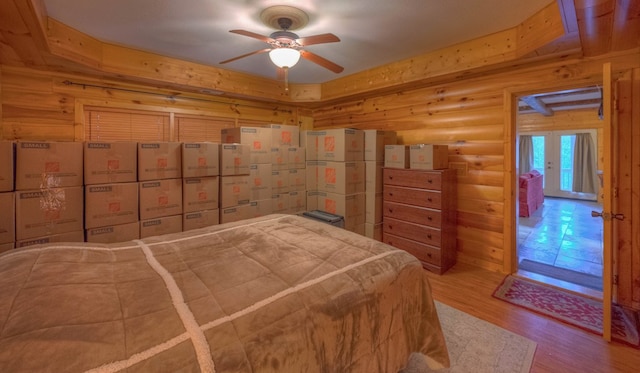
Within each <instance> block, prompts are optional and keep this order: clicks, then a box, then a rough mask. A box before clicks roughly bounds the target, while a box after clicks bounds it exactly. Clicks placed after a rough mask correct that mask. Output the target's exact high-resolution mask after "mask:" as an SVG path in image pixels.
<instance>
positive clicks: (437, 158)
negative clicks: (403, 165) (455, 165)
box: [409, 144, 449, 170]
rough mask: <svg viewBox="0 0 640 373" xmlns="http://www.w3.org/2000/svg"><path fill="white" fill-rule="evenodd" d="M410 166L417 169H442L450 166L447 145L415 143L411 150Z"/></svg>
mask: <svg viewBox="0 0 640 373" xmlns="http://www.w3.org/2000/svg"><path fill="white" fill-rule="evenodd" d="M409 159H410V161H409V168H411V169H415V170H442V169H445V168H449V149H448V146H447V145H432V144H415V145H411V147H410V150H409Z"/></svg>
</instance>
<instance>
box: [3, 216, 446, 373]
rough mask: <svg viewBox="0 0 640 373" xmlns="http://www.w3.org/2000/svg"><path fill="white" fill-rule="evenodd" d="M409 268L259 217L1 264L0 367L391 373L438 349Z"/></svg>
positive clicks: (424, 297)
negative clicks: (412, 356)
mask: <svg viewBox="0 0 640 373" xmlns="http://www.w3.org/2000/svg"><path fill="white" fill-rule="evenodd" d="M430 291H431V290H430V286H429V283H428V281H427V278H426V277H425V275H424V273H423V270H422V267H421V265H420V263H419V262H418V260H417V259H415V258H413V257H412V256H410V255H408V254H406V253H404V252H402V251H400V250H396V249H394V248H392V247H390V246H387V245H385V244H382V243H380V242H377V241H374V240H370V239H368V238H365V237H363V236H360V235H357V234H354V233H350V232H348V231H345V230H342V229H339V228H335V227H332V226H330V225H327V224H323V223H318V222H315V221H313V220H309V219H306V218H303V217H298V216H292V215H269V216H267V217H262V218H256V219H251V220H245V221H243V222H236V223H229V224H223V225H218V226H212V227H208V228H203V229H198V230H193V231H189V232H183V233H178V234H171V235H166V236H159V237H151V238H148V239H144V240H140V241H130V242H124V243H120V244H112V245H100V244H86V243H84V244H82V243H77V244H63V245H56V244H49V245H44V246H34V247H32V248H25V249H20V250H14V251H12V252H9V253H4V254H2V255H0V332H1V334H0V372H41V371H42V372H45V371H46V372H83V371H95V372H114V371H126V372H198V371H202V372H295V373H298V372H327V373H338V372H363V373H374V372H380V373H390V372H397V371H398V370H399V369H401V368H402V367H403V366H404V364H405V363H406V361H407V358H408V356H409V354H410V352H412V351H419V352H422V353H424V354H425V355H426V356H427V358H426V359H427V361H428V362H429V363H430V364H431V366H432V367H437V366H447V365H448V354H447V349H446V345H445V342H444V337H443V334H442V331H441V328H440V324H439V321H438V317H437V314H436V309H435V307H434V304H433V300H432V298H431V293H430Z"/></svg>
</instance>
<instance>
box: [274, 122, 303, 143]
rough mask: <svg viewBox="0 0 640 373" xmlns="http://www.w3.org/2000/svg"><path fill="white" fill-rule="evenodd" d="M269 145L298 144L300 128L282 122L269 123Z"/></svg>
mask: <svg viewBox="0 0 640 373" xmlns="http://www.w3.org/2000/svg"><path fill="white" fill-rule="evenodd" d="M270 127H271V146H274V147H275V146H283V145H287V146H300V128H299V127H298V126H287V125H282V124H271V125H270Z"/></svg>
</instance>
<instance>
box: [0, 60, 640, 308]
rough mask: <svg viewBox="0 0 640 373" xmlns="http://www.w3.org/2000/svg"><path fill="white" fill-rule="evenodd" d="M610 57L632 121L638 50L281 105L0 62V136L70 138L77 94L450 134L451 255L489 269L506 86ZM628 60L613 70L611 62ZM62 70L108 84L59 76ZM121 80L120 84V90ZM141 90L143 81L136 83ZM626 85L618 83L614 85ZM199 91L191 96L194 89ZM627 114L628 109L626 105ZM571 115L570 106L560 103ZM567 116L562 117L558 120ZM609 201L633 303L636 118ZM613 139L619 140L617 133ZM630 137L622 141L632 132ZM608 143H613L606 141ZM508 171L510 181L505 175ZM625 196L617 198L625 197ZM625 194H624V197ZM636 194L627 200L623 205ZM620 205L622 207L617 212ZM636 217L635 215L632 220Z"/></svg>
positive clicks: (576, 77) (502, 200)
mask: <svg viewBox="0 0 640 373" xmlns="http://www.w3.org/2000/svg"><path fill="white" fill-rule="evenodd" d="M608 61H611V62H613V66H614V68H615V69H616V73H615V77H616V78H625V79H626V80H625V79H622V82H625V81H628V83H627V85H626V86H624V84H625V83H622V86H623V87H622V88H621V92H622V93H623V94H626V95H627V96H625V97H628V98H626V99H621V100H620V102H619V106H621V118H628V119H625V120H627V121H630V122H633V123H635V124H637V123H638V122H639V121H638V116H639V115H640V108H639V107H638V102H639V101H640V100H639V99H638V97H640V94H639V93H638V91H640V89H639V88H638V80H639V76H640V73H639V72H638V69H640V51H638V50H631V51H626V52H620V53H617V54H610V55H606V56H601V57H598V58H589V59H582V60H567V61H556V62H548V63H539V64H533V65H527V66H521V67H513V68H510V69H507V68H505V69H503V70H501V71H498V72H493V73H491V74H488V73H486V74H483V75H482V76H479V77H472V78H464V74H462V75H461V76H459V77H458V78H452V79H451V80H450V81H447V82H445V83H438V84H436V85H428V86H423V87H419V88H413V89H411V90H407V91H397V92H394V93H385V94H381V95H378V96H373V97H371V95H370V94H368V93H367V97H366V98H364V96H363V97H360V98H358V97H357V96H353V97H350V98H345V99H341V100H339V101H332V102H331V103H326V104H322V103H315V104H314V105H317V106H315V108H314V110H313V111H312V112H311V111H310V110H309V109H308V108H306V107H305V106H303V104H299V105H298V106H296V104H291V105H282V104H278V105H276V104H274V103H267V102H259V101H250V100H247V101H237V100H229V99H224V98H216V97H215V96H207V95H202V96H196V97H195V98H196V99H186V98H183V97H186V96H190V97H192V96H194V95H193V94H189V93H186V92H167V91H162V90H160V89H158V88H155V87H153V86H145V85H143V84H142V83H124V82H117V81H105V80H100V79H96V78H92V77H90V76H82V75H71V74H61V73H54V72H44V71H39V70H33V69H28V68H23V67H9V66H1V70H0V74H1V75H0V94H1V103H2V105H1V106H0V116H1V119H2V122H1V124H0V126H1V127H0V139H9V140H14V139H17V140H27V139H45V140H76V141H82V140H83V138H84V137H83V136H84V127H83V115H82V111H83V108H84V106H104V107H116V108H118V107H120V108H126V109H132V110H159V111H167V112H173V113H183V114H189V115H205V116H206V115H212V116H224V117H228V118H234V119H235V120H236V121H241V120H243V119H247V120H256V119H259V118H263V119H264V120H265V121H268V122H271V123H283V124H293V125H299V126H301V128H304V129H307V128H312V127H313V128H318V129H320V128H339V127H351V128H360V129H383V130H395V131H397V132H398V135H399V139H400V142H401V143H404V144H413V143H437V144H447V145H448V146H449V149H450V150H449V161H450V162H451V164H452V166H453V167H456V168H458V174H459V176H458V237H457V244H458V260H459V261H461V262H466V263H470V264H473V265H476V266H480V267H483V268H487V269H490V270H493V271H498V272H504V271H506V270H507V269H508V268H509V264H508V262H509V261H510V260H511V257H512V251H513V250H515V248H514V247H513V243H512V237H511V236H512V234H513V232H512V228H511V227H512V226H513V225H514V224H515V221H516V217H515V216H514V215H515V198H516V197H515V195H514V189H515V188H514V186H515V175H514V171H513V167H512V166H511V164H512V162H513V163H514V161H513V160H511V159H508V158H510V157H511V155H510V152H509V151H508V150H507V149H509V147H510V146H512V144H511V143H512V142H514V143H515V140H514V138H513V136H514V135H516V134H517V130H512V129H510V128H509V127H508V124H507V121H506V119H505V118H506V115H505V113H508V112H509V110H510V109H509V107H505V103H506V102H509V100H507V99H505V97H507V96H508V95H509V94H511V93H515V94H518V95H520V94H522V95H524V94H531V93H537V92H542V91H551V90H557V89H567V88H573V87H578V86H587V85H594V84H598V83H601V79H602V64H603V63H604V62H608ZM623 70H625V71H628V70H633V73H632V74H627V75H625V76H623V74H622V73H621V71H623ZM65 80H70V81H78V82H85V83H87V84H95V85H100V86H104V87H113V88H114V89H109V88H94V87H90V86H87V87H83V86H81V85H68V84H65V83H64V81H65ZM122 88H125V89H129V90H122ZM143 92H148V93H143ZM624 92H626V93H624ZM198 99H200V100H198ZM625 115H626V116H625ZM565 119H566V121H568V122H572V121H574V122H580V121H582V120H584V119H581V116H580V115H568V116H567V117H566V118H563V121H564V120H565ZM564 125H572V124H571V123H565V124H561V125H560V126H564ZM619 130H620V133H619V135H618V138H620V139H624V141H627V142H629V141H631V142H629V143H625V144H626V145H624V146H622V143H621V147H620V151H621V153H620V154H619V157H618V159H619V165H618V168H619V170H620V171H619V175H616V176H617V177H616V178H615V179H616V182H619V183H620V187H619V188H620V189H619V192H620V194H624V197H623V198H621V203H619V205H624V206H627V207H626V208H627V209H630V210H629V211H626V210H625V212H624V213H625V215H626V216H628V218H627V219H625V221H624V224H625V226H624V228H623V227H620V228H619V233H620V241H619V248H618V249H617V262H616V263H617V264H616V266H617V274H618V276H619V284H618V286H617V296H618V298H619V302H620V303H621V304H624V305H630V306H634V307H635V308H638V309H640V275H639V274H640V242H639V238H638V237H639V236H640V235H639V234H638V233H639V228H637V226H639V225H640V224H638V221H640V212H639V211H638V206H639V205H640V204H639V202H640V201H638V199H639V198H640V197H638V196H639V194H640V193H639V191H640V175H638V170H639V169H640V167H639V166H640V151H639V150H638V146H637V144H639V143H640V142H639V141H640V130H638V126H637V125H634V126H631V125H627V126H624V125H621V126H620V127H619ZM624 141H623V142H624ZM632 143H633V144H636V146H635V147H634V146H631V144H632ZM614 148H615V145H614ZM511 181H513V186H512V184H511ZM624 198H626V199H627V200H624ZM622 200H624V202H622ZM631 206H635V207H633V208H632V207H631ZM627 214H628V215H627ZM634 223H635V224H634Z"/></svg>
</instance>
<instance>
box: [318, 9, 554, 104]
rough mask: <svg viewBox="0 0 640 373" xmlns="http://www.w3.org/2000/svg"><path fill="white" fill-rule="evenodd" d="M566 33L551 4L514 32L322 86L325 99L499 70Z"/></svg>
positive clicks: (473, 41) (389, 65) (406, 60)
mask: <svg viewBox="0 0 640 373" xmlns="http://www.w3.org/2000/svg"><path fill="white" fill-rule="evenodd" d="M564 33H565V30H564V27H563V23H562V17H561V13H560V11H559V9H558V5H557V3H556V2H552V3H551V4H549V5H548V6H547V7H545V8H544V9H542V10H541V11H540V12H538V13H537V14H535V15H534V16H532V17H531V18H530V19H528V20H526V21H525V22H523V23H522V24H521V25H519V26H517V27H514V28H512V29H509V30H505V31H502V32H498V33H495V34H492V35H488V36H485V37H481V38H477V39H475V40H472V41H469V42H464V43H460V44H458V45H455V46H452V47H448V48H443V49H441V50H438V51H435V52H432V53H427V54H423V55H420V56H416V57H414V58H409V59H405V60H402V61H398V62H395V63H391V64H387V65H384V66H381V67H378V68H373V69H370V70H367V71H364V72H362V73H357V74H353V75H350V76H346V77H344V78H338V79H335V80H332V81H330V82H327V83H323V84H322V99H323V100H335V99H339V98H343V97H347V96H351V95H356V94H362V93H365V92H370V91H375V90H384V89H386V88H389V87H396V86H402V85H406V84H410V83H415V82H424V81H428V80H430V79H434V78H437V77H443V76H447V75H459V74H470V73H471V72H473V71H474V70H483V69H484V70H489V69H494V68H499V67H502V66H506V65H509V64H512V63H513V62H514V61H516V60H518V59H519V58H520V57H522V56H525V55H528V54H530V53H531V52H533V51H534V50H535V49H537V48H540V47H541V46H543V45H545V44H548V43H551V42H552V41H554V40H556V39H557V38H559V37H561V36H562V35H564Z"/></svg>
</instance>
